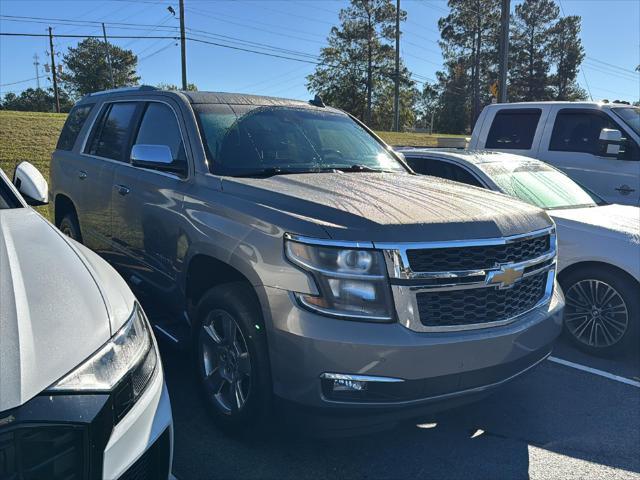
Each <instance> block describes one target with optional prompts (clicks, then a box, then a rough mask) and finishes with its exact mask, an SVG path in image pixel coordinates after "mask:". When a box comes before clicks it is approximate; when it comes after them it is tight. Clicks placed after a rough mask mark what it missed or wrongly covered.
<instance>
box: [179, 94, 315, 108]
mask: <svg viewBox="0 0 640 480" xmlns="http://www.w3.org/2000/svg"><path fill="white" fill-rule="evenodd" d="M180 93H182V94H183V95H184V96H185V97H187V98H188V99H189V101H190V102H191V103H217V104H227V105H291V106H294V105H295V106H303V105H304V106H308V105H309V103H308V102H305V101H302V100H291V99H287V98H278V97H267V96H262V95H247V94H244V93H225V92H184V91H181V92H180Z"/></svg>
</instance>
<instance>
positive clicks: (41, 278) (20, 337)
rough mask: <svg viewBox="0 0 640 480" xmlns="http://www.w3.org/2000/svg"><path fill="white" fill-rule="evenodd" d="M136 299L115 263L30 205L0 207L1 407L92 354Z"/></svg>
mask: <svg viewBox="0 0 640 480" xmlns="http://www.w3.org/2000/svg"><path fill="white" fill-rule="evenodd" d="M133 302H134V297H133V295H132V294H131V292H130V291H129V289H128V287H127V286H126V284H125V283H124V281H123V280H122V279H121V278H120V277H119V276H118V275H117V273H116V272H115V271H114V270H113V269H111V267H109V266H107V265H106V264H105V262H104V261H102V260H100V259H99V258H98V257H97V256H96V255H95V254H93V253H91V252H89V251H88V250H87V249H86V248H84V247H82V246H80V245H78V244H76V243H75V242H72V241H71V240H69V239H67V238H66V237H64V236H63V235H62V234H61V233H60V232H59V231H58V230H56V229H55V228H54V227H53V226H52V225H51V224H49V223H48V222H46V221H45V220H44V219H43V218H42V217H40V215H38V214H37V213H35V212H34V211H33V210H32V209H30V208H17V209H12V210H0V412H1V411H4V410H7V409H10V408H14V407H16V406H19V405H21V404H23V403H24V402H26V401H27V400H29V399H30V398H32V397H34V396H35V395H37V394H38V393H40V392H41V391H42V390H44V389H45V388H47V387H48V386H49V385H51V384H52V383H54V382H55V381H56V380H58V379H59V378H61V377H62V376H63V375H65V374H66V373H67V372H69V371H71V370H73V369H74V368H75V367H76V366H78V365H79V364H80V363H82V361H83V360H85V359H86V358H87V357H89V356H90V355H91V354H93V353H94V352H95V351H96V350H97V349H98V348H100V346H102V345H103V344H104V343H105V342H106V341H107V340H108V339H109V338H110V337H111V335H112V333H113V332H114V331H115V330H116V329H117V328H119V327H120V326H121V325H122V324H123V323H124V322H125V321H126V319H127V318H128V316H129V314H130V312H131V311H132V309H133Z"/></svg>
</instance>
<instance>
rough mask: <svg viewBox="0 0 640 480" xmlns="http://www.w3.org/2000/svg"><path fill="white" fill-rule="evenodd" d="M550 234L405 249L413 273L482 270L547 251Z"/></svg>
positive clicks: (522, 259) (535, 256)
mask: <svg viewBox="0 0 640 480" xmlns="http://www.w3.org/2000/svg"><path fill="white" fill-rule="evenodd" d="M549 248H550V237H549V235H544V236H539V237H534V238H527V239H523V240H517V241H514V242H510V243H506V244H504V245H484V246H470V247H452V248H431V249H420V250H407V259H408V260H409V266H410V267H411V270H412V271H414V272H455V271H461V270H482V269H488V268H494V267H495V266H496V265H499V264H504V263H515V262H523V261H526V260H533V259H535V258H538V257H541V256H542V255H544V254H545V253H547V252H548V251H549Z"/></svg>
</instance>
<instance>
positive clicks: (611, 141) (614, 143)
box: [599, 128, 623, 158]
mask: <svg viewBox="0 0 640 480" xmlns="http://www.w3.org/2000/svg"><path fill="white" fill-rule="evenodd" d="M599 139H600V144H601V149H602V156H604V157H612V158H618V154H619V153H620V146H621V145H622V143H623V140H622V133H621V132H620V130H614V129H612V128H603V129H602V130H601V131H600V137H599Z"/></svg>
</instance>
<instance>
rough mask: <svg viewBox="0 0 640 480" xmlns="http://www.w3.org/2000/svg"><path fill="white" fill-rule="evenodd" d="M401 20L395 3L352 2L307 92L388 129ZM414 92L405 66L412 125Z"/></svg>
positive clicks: (404, 93)
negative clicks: (395, 42) (397, 25)
mask: <svg viewBox="0 0 640 480" xmlns="http://www.w3.org/2000/svg"><path fill="white" fill-rule="evenodd" d="M395 17H396V13H395V2H393V1H392V0H351V3H350V5H349V6H348V7H346V8H343V9H342V10H340V14H339V19H340V26H336V27H333V28H332V29H331V32H330V34H329V37H328V39H327V43H328V46H327V47H324V48H323V49H322V50H321V52H320V59H321V63H320V64H319V65H318V66H317V67H316V70H315V72H314V73H313V74H311V75H309V76H308V77H307V88H308V89H309V90H310V91H312V92H314V93H318V94H320V95H321V96H322V98H323V99H324V100H325V102H326V103H328V104H331V105H333V106H335V107H339V108H342V109H344V110H346V111H348V112H350V113H352V114H353V115H355V116H356V117H358V118H360V119H362V120H364V121H365V123H367V124H369V125H371V126H373V127H376V128H379V127H382V126H383V124H384V126H385V128H386V123H387V120H389V121H390V120H391V118H392V115H391V116H390V117H389V119H387V118H386V116H385V113H384V112H385V111H386V109H387V108H388V100H389V99H388V97H389V85H392V84H393V75H394V61H395V60H394V47H393V44H392V42H393V39H394V35H395ZM400 19H401V21H404V20H405V19H406V12H404V11H401V12H400ZM414 89H415V87H414V86H413V82H412V81H411V80H410V75H409V72H408V70H407V69H406V67H404V66H403V65H401V94H400V98H401V99H404V101H401V111H400V117H401V120H403V119H404V122H409V121H411V116H412V112H407V109H409V110H412V106H413V105H409V103H410V101H409V100H410V98H411V97H412V95H413V90H414ZM391 97H393V95H392V96H391ZM391 102H392V100H391ZM376 110H377V111H376ZM405 124H406V123H405ZM388 128H390V125H389V127H388Z"/></svg>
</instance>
